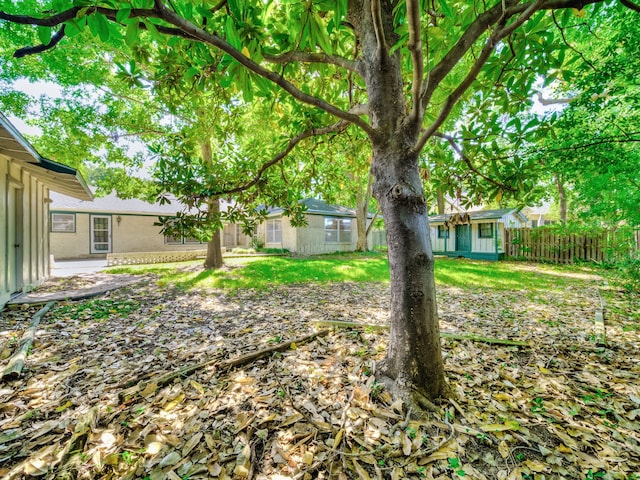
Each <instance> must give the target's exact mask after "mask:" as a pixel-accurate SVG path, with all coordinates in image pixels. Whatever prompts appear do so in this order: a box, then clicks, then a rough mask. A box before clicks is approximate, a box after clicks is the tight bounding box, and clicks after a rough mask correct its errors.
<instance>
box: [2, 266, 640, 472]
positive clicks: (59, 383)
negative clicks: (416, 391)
mask: <svg viewBox="0 0 640 480" xmlns="http://www.w3.org/2000/svg"><path fill="white" fill-rule="evenodd" d="M526 268H530V269H531V274H532V275H535V274H536V267H526ZM86 281H87V279H83V278H79V277H78V278H76V279H66V280H64V283H62V284H58V285H56V284H51V285H49V286H48V287H47V288H49V289H56V288H60V287H62V288H67V289H68V288H77V287H78V284H81V283H82V282H86ZM599 290H600V292H599ZM600 293H603V294H604V295H605V298H606V301H607V310H606V321H607V335H608V347H607V348H606V349H605V350H604V351H602V350H600V349H598V348H596V346H595V344H594V341H593V340H594V328H593V318H594V311H595V309H596V308H597V307H598V306H599V305H600V297H599V294H600ZM388 298H389V295H388V285H385V284H378V283H368V284H362V283H340V284H324V285H315V284H314V285H292V286H279V287H277V288H274V289H272V290H271V291H251V290H239V291H237V292H231V293H230V292H224V291H220V290H216V291H188V292H185V291H181V290H176V289H171V288H168V287H158V285H157V283H156V281H155V279H154V278H153V277H148V278H147V279H145V281H143V282H141V283H138V284H136V285H134V286H131V287H125V288H123V289H120V290H117V291H112V292H109V293H107V294H106V295H104V296H101V297H98V298H94V299H90V300H84V301H79V302H63V303H59V304H58V305H57V306H56V307H54V309H52V311H51V312H50V313H49V314H48V315H47V316H46V317H45V319H44V320H43V323H42V324H41V325H40V328H39V330H38V332H37V337H36V342H35V344H34V346H33V348H32V351H31V353H30V356H29V357H28V359H27V367H26V369H25V371H24V373H23V377H22V378H21V379H18V380H12V381H3V382H2V383H1V384H0V475H3V478H30V477H31V476H33V477H41V478H87V479H89V478H104V479H109V478H114V479H115V478H118V479H122V478H131V479H133V478H145V479H150V480H155V479H158V480H160V479H187V478H188V479H200V478H203V479H204V478H222V479H224V478H252V479H289V478H292V479H310V478H336V479H352V478H353V479H356V478H361V479H368V478H372V479H373V478H392V479H402V478H413V479H420V478H423V479H432V478H433V479H448V478H462V477H464V478H471V479H484V478H487V479H534V478H535V479H555V478H558V479H560V478H565V479H587V480H588V479H592V478H594V479H595V478H615V479H629V480H631V479H634V478H640V388H639V386H638V385H639V383H640V382H639V381H638V378H639V376H640V362H638V352H639V351H640V308H639V302H638V299H637V297H632V296H629V295H624V294H623V293H621V292H618V291H616V290H615V289H612V288H609V289H603V288H602V287H601V282H600V279H598V278H597V277H595V276H594V277H589V276H587V277H585V278H583V279H582V280H581V281H576V282H574V283H572V284H571V286H570V287H567V288H563V289H561V290H558V289H554V288H553V286H551V285H550V288H549V289H548V290H545V291H533V292H532V291H499V292H496V291H492V290H489V289H484V290H474V291H469V290H463V289H459V288H451V287H439V288H438V301H439V309H440V319H441V328H442V329H443V330H446V331H449V332H457V333H475V334H478V335H481V336H485V337H486V336H493V337H500V338H510V339H514V340H525V341H528V342H530V344H531V348H526V347H525V348H522V347H520V348H518V347H508V346H500V345H492V344H486V343H481V342H470V341H452V340H443V343H442V345H443V355H444V357H445V366H446V370H447V376H448V379H449V382H450V384H451V386H452V388H453V390H454V391H455V394H456V396H455V398H454V399H452V400H451V401H449V402H447V403H443V404H442V411H441V412H439V413H433V414H432V415H431V416H430V417H429V418H422V419H419V420H415V419H414V418H412V416H411V415H410V412H407V410H406V408H405V406H404V405H402V404H401V403H400V402H394V400H393V399H392V398H391V397H390V396H389V395H388V393H387V392H385V391H384V390H383V389H382V388H381V386H380V385H379V384H377V383H376V382H375V360H377V359H380V358H381V357H382V356H383V354H384V351H385V346H386V345H385V342H386V332H384V331H380V330H375V329H371V328H369V329H368V328H363V329H356V330H349V329H335V330H332V331H331V332H330V333H329V334H328V335H326V336H323V337H318V338H316V339H314V340H312V341H310V342H306V343H301V344H294V345H291V346H290V347H289V348H287V349H286V350H285V351H283V352H281V353H276V354H273V355H271V356H269V357H267V358H263V359H259V360H256V361H253V362H249V363H246V364H244V365H242V366H240V367H238V368H235V369H231V370H229V369H222V368H220V366H221V365H223V364H224V362H225V361H228V360H229V359H234V358H238V357H241V356H243V355H246V354H247V353H251V352H256V351H259V350H261V349H265V348H268V347H272V346H274V345H278V344H279V343H281V342H283V341H285V340H291V339H293V338H296V337H300V336H301V335H305V334H310V333H313V332H314V330H315V329H316V327H314V324H313V321H314V320H339V321H350V322H359V323H363V324H377V325H384V324H385V323H387V315H388V313H387V312H388ZM36 311H37V307H28V308H24V309H13V310H5V311H3V312H2V319H1V323H2V325H1V326H2V338H1V341H2V344H0V352H2V357H3V358H6V357H7V356H8V355H9V354H10V352H11V349H12V348H13V347H14V346H15V343H16V341H17V339H19V338H20V335H21V332H22V330H23V329H24V328H25V327H26V325H27V323H28V320H29V318H30V317H31V316H32V315H33V314H34V313H35V312H36ZM211 360H214V361H213V362H212V363H211V364H209V365H208V366H206V367H203V368H200V369H198V370H196V371H195V372H193V373H190V374H188V375H184V376H179V377H177V378H175V379H174V380H173V381H171V382H169V383H168V384H166V385H162V384H158V382H157V381H156V380H157V379H158V378H160V377H161V376H162V375H163V374H166V373H169V372H174V371H176V370H178V369H180V368H182V367H185V366H188V365H194V364H198V363H199V362H205V361H211ZM127 392H128V393H127Z"/></svg>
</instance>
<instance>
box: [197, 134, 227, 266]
mask: <svg viewBox="0 0 640 480" xmlns="http://www.w3.org/2000/svg"><path fill="white" fill-rule="evenodd" d="M200 152H201V153H202V160H203V161H204V162H205V163H206V164H208V165H211V164H212V163H213V152H212V151H211V139H210V138H208V137H207V138H204V139H202V140H201V142H200ZM208 203H209V210H208V213H207V220H208V221H209V224H211V223H214V222H215V223H216V224H219V223H220V199H219V198H218V197H215V198H210V199H209V202H208ZM222 265H223V262H222V246H221V242H220V228H216V229H215V230H214V232H213V236H212V237H211V239H210V240H209V243H208V244H207V258H205V260H204V268H205V270H215V269H218V268H220V267H222Z"/></svg>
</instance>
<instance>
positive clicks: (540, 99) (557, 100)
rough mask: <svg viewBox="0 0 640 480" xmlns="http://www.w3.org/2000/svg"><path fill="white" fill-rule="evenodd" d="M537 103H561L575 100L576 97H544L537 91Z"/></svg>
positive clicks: (545, 104) (547, 104)
mask: <svg viewBox="0 0 640 480" xmlns="http://www.w3.org/2000/svg"><path fill="white" fill-rule="evenodd" d="M537 98H538V103H539V104H540V105H544V106H545V107H546V106H549V105H563V104H567V103H571V102H573V101H575V100H576V99H577V98H578V97H566V98H544V97H543V96H542V92H538V96H537Z"/></svg>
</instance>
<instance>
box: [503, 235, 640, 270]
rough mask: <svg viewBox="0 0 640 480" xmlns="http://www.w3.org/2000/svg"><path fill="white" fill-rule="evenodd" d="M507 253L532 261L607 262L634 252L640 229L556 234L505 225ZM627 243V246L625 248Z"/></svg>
mask: <svg viewBox="0 0 640 480" xmlns="http://www.w3.org/2000/svg"><path fill="white" fill-rule="evenodd" d="M504 238H505V253H506V255H507V257H512V258H521V259H524V260H528V261H532V262H550V263H575V262H599V263H602V262H607V261H618V260H622V259H624V258H629V257H632V256H637V255H638V252H639V251H640V231H636V232H634V233H633V235H632V236H631V237H629V233H628V232H627V233H626V234H624V235H623V234H620V232H617V231H613V230H609V231H603V232H602V233H601V234H595V235H594V234H590V235H587V234H577V233H571V234H566V235H564V234H558V233H554V232H552V231H550V230H546V229H535V228H507V229H505V237H504ZM627 244H628V248H627Z"/></svg>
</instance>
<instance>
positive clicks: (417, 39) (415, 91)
mask: <svg viewBox="0 0 640 480" xmlns="http://www.w3.org/2000/svg"><path fill="white" fill-rule="evenodd" d="M406 4H407V24H408V26H409V44H408V45H407V48H408V49H409V52H411V63H412V64H413V85H412V86H411V95H412V97H413V108H412V110H411V114H410V117H409V119H410V122H411V123H414V122H419V121H420V120H421V115H420V112H421V110H422V108H421V105H420V92H421V91H422V76H423V75H424V57H423V56H422V33H421V27H420V2H419V0H406Z"/></svg>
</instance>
